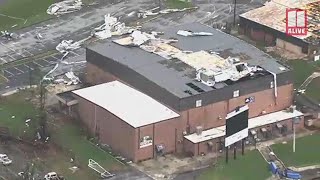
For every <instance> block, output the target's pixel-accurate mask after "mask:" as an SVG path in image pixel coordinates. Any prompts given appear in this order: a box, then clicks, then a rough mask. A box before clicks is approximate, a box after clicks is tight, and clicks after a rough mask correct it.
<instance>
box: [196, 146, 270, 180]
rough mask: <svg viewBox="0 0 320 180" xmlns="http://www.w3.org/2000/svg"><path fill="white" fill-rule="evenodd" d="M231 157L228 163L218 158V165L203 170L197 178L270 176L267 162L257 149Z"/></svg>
mask: <svg viewBox="0 0 320 180" xmlns="http://www.w3.org/2000/svg"><path fill="white" fill-rule="evenodd" d="M232 157H233V156H230V159H229V163H228V164H226V163H225V159H224V158H223V157H222V158H220V159H219V162H218V165H217V166H216V167H213V168H211V169H209V170H208V171H206V172H204V173H203V174H202V175H201V176H200V177H199V180H235V179H236V180H257V179H267V178H268V177H270V176H271V174H270V173H269V171H268V164H267V163H266V162H265V160H264V159H263V158H262V156H261V154H260V153H259V152H258V151H257V150H254V151H249V152H246V154H245V155H244V156H241V155H240V154H238V156H237V159H236V160H233V159H232Z"/></svg>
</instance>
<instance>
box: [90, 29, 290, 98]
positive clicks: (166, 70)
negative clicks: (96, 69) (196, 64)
mask: <svg viewBox="0 0 320 180" xmlns="http://www.w3.org/2000/svg"><path fill="white" fill-rule="evenodd" d="M182 29H184V30H190V31H192V32H210V33H212V34H213V35H212V36H193V37H184V36H180V35H177V32H178V31H179V30H182ZM123 37H124V38H125V37H127V36H123ZM156 38H159V39H160V40H159V41H160V42H163V43H164V44H163V45H162V44H161V45H155V44H157V43H159V41H157V40H150V41H147V42H146V43H144V44H143V45H141V46H140V48H139V47H128V46H121V45H119V44H117V43H114V42H112V41H115V40H118V39H119V38H116V37H112V38H110V40H106V41H103V42H99V43H96V44H95V45H93V46H90V47H88V49H90V50H91V51H93V52H96V53H98V54H101V56H105V57H107V60H106V61H114V62H117V63H114V64H118V65H123V66H126V67H128V68H130V69H132V70H134V71H136V72H137V73H139V74H141V75H142V76H144V77H145V78H147V79H149V80H150V81H152V82H154V83H155V84H157V85H158V86H160V87H162V88H164V89H166V90H168V91H169V92H171V93H172V94H174V95H175V96H177V97H181V98H183V97H188V96H190V94H189V93H186V92H185V91H186V90H189V91H190V92H191V93H192V94H193V95H195V94H199V92H197V91H195V90H193V89H190V87H189V86H187V85H186V84H187V83H191V82H192V83H193V84H195V85H196V86H198V87H199V88H201V89H202V90H204V91H205V92H208V91H211V90H213V88H212V87H209V86H207V85H205V84H203V83H200V82H197V81H195V74H196V72H195V68H193V67H191V66H190V65H188V64H186V63H184V62H182V61H181V60H178V59H176V58H172V55H171V54H174V53H175V51H179V52H181V51H182V52H185V53H187V54H188V53H193V52H198V51H206V52H209V53H210V54H216V55H219V56H220V57H222V58H223V59H227V58H228V57H238V58H239V60H240V62H246V63H248V64H249V65H252V66H260V67H262V68H263V69H265V70H268V71H271V72H274V73H275V74H280V73H284V72H287V71H288V70H289V69H288V68H286V67H285V66H283V65H281V64H279V63H278V62H277V60H276V59H274V58H273V57H271V56H269V55H268V54H266V53H264V52H263V51H261V50H259V49H257V48H256V47H254V46H252V45H250V44H248V43H246V42H245V41H242V40H240V39H238V38H236V37H233V36H231V35H229V34H226V33H223V32H221V31H219V30H216V29H214V28H212V27H209V26H206V25H203V24H201V23H189V24H182V25H178V26H172V27H170V28H167V29H165V30H164V32H163V35H158V36H156ZM168 41H169V42H171V43H167V42H168ZM162 48H163V49H166V50H162ZM146 49H147V50H146ZM172 51H173V52H172ZM154 52H155V53H154ZM87 61H88V62H89V63H91V62H92V63H94V62H93V61H91V60H90V58H88V59H87ZM101 61H102V60H101ZM118 65H117V66H118ZM117 66H115V67H113V66H108V67H105V69H106V70H111V69H112V68H117ZM263 74H265V73H263ZM266 74H268V73H266ZM119 76H120V75H119ZM224 86H227V84H226V85H224ZM189 91H188V92H189Z"/></svg>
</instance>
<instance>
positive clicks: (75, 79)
mask: <svg viewBox="0 0 320 180" xmlns="http://www.w3.org/2000/svg"><path fill="white" fill-rule="evenodd" d="M65 75H66V76H67V78H69V79H70V81H69V82H68V83H67V84H70V85H72V84H73V85H77V84H79V82H80V79H79V78H78V77H77V76H76V75H75V74H74V73H73V72H72V71H71V72H67V73H66V74H65Z"/></svg>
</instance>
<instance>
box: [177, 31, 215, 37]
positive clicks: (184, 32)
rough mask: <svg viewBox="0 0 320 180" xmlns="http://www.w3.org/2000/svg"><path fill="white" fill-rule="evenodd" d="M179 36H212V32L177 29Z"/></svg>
mask: <svg viewBox="0 0 320 180" xmlns="http://www.w3.org/2000/svg"><path fill="white" fill-rule="evenodd" d="M177 34H178V35H180V36H212V35H213V34H212V33H209V32H192V31H185V30H179V31H178V32H177Z"/></svg>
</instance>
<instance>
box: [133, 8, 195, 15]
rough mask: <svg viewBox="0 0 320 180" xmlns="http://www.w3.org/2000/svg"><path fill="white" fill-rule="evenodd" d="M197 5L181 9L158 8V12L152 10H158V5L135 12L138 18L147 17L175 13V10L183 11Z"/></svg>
mask: <svg viewBox="0 0 320 180" xmlns="http://www.w3.org/2000/svg"><path fill="white" fill-rule="evenodd" d="M197 8H198V7H190V8H183V9H164V10H160V11H158V12H154V11H156V10H159V9H160V7H156V8H153V9H150V10H146V11H139V12H138V13H137V16H138V18H147V17H148V16H155V15H158V14H169V13H175V12H184V11H188V10H195V9H197Z"/></svg>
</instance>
